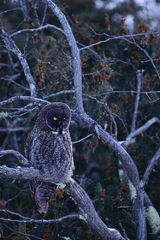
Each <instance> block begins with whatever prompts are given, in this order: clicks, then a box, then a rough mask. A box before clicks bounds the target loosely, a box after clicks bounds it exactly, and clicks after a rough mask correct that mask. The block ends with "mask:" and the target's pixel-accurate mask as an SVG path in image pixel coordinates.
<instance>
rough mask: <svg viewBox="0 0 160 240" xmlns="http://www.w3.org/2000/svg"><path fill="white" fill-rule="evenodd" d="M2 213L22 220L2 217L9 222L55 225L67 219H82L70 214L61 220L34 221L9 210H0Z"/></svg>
mask: <svg viewBox="0 0 160 240" xmlns="http://www.w3.org/2000/svg"><path fill="white" fill-rule="evenodd" d="M0 212H3V213H9V214H11V215H14V216H18V217H20V218H21V219H11V218H4V217H0V220H3V221H9V222H24V223H27V222H28V223H31V222H34V223H54V222H62V221H63V220H66V219H69V218H80V214H69V215H66V216H63V217H60V218H57V219H34V218H28V217H25V216H23V215H21V214H19V213H16V212H13V211H10V210H8V209H0Z"/></svg>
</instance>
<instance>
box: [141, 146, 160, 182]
mask: <svg viewBox="0 0 160 240" xmlns="http://www.w3.org/2000/svg"><path fill="white" fill-rule="evenodd" d="M159 158H160V147H159V148H158V150H157V152H156V153H155V155H154V156H153V158H152V159H151V161H150V163H149V165H148V167H147V168H146V171H145V173H144V175H143V178H142V182H143V185H146V183H147V182H148V178H149V175H150V173H151V171H152V169H153V167H154V165H155V164H156V162H157V161H158V159H159Z"/></svg>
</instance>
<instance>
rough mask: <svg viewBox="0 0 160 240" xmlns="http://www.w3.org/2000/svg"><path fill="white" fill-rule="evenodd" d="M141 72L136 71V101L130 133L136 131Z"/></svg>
mask: <svg viewBox="0 0 160 240" xmlns="http://www.w3.org/2000/svg"><path fill="white" fill-rule="evenodd" d="M142 72H143V70H138V71H137V94H136V100H135V105H134V113H133V118H132V125H131V133H132V132H134V131H135V129H136V119H137V111H138V105H139V100H140V92H141V76H142Z"/></svg>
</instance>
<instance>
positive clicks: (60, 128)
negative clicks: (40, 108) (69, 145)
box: [58, 125, 62, 134]
mask: <svg viewBox="0 0 160 240" xmlns="http://www.w3.org/2000/svg"><path fill="white" fill-rule="evenodd" d="M58 130H59V131H58V134H62V125H61V126H60V127H59V128H58Z"/></svg>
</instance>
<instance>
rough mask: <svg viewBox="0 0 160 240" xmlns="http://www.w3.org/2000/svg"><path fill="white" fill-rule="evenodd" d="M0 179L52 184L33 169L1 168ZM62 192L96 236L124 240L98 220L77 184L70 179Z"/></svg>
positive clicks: (87, 198)
mask: <svg viewBox="0 0 160 240" xmlns="http://www.w3.org/2000/svg"><path fill="white" fill-rule="evenodd" d="M0 177H4V178H18V179H26V180H32V179H33V178H36V179H38V180H40V181H45V182H51V183H53V180H52V178H49V177H46V176H43V175H42V174H41V172H40V171H39V170H37V169H34V168H21V167H17V168H8V167H3V166H1V167H0ZM63 190H64V191H65V192H66V193H67V194H69V195H71V196H72V197H73V199H74V200H75V201H76V203H77V205H78V207H79V209H80V210H81V211H82V212H83V214H85V216H86V220H87V222H88V224H89V226H90V227H91V228H92V231H93V232H94V233H95V234H96V235H98V236H99V237H100V238H101V239H103V240H124V238H123V237H122V236H121V234H120V233H119V232H118V231H117V230H116V229H112V228H108V227H107V226H106V225H105V224H104V222H103V221H102V220H101V219H100V218H99V216H98V214H97V212H96V210H95V208H94V206H93V203H92V201H91V199H90V198H89V196H88V194H87V193H86V192H85V191H84V190H83V188H82V187H81V186H80V185H79V184H78V183H76V182H75V181H74V180H73V179H70V180H69V181H68V182H66V183H65V188H64V189H63Z"/></svg>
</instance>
